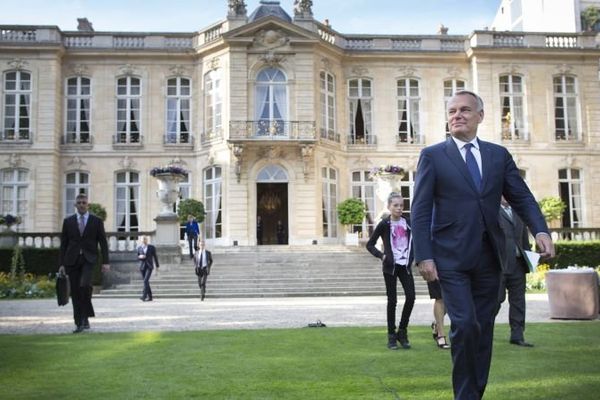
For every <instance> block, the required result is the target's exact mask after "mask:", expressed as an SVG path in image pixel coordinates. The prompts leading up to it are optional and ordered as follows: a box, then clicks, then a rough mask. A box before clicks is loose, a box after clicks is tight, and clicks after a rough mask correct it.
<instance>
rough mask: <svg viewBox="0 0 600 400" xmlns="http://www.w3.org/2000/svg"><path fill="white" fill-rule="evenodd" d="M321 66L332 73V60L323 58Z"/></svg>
mask: <svg viewBox="0 0 600 400" xmlns="http://www.w3.org/2000/svg"><path fill="white" fill-rule="evenodd" d="M321 65H322V66H323V69H324V70H325V71H331V60H330V59H329V58H327V57H323V58H321Z"/></svg>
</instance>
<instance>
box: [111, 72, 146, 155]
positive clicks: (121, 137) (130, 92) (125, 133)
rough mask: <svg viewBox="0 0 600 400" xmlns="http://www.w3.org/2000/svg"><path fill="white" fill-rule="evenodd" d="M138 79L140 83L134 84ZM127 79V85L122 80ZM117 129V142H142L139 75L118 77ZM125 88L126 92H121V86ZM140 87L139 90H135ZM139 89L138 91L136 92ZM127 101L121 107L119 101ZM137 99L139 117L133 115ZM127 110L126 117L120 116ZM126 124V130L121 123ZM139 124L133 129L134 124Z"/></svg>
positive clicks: (140, 84)
mask: <svg viewBox="0 0 600 400" xmlns="http://www.w3.org/2000/svg"><path fill="white" fill-rule="evenodd" d="M134 79H135V80H137V82H138V84H137V85H134V82H133V80H134ZM122 80H125V85H122V84H121V83H120V82H121V81H122ZM116 84H117V88H116V93H117V104H116V105H117V120H116V122H117V129H116V135H115V141H114V142H115V143H132V144H139V143H141V142H142V89H143V87H142V78H140V77H138V76H129V75H128V76H122V77H119V78H117V82H116ZM123 87H124V88H125V93H119V89H120V88H123ZM136 87H138V90H134V89H135V88H136ZM136 91H137V93H135V92H136ZM121 101H124V102H125V108H120V107H119V103H120V102H121ZM135 101H137V103H138V108H137V114H138V115H137V118H133V117H132V115H131V114H132V112H133V113H135V112H136V111H135V110H136V108H135V107H134V106H133V103H134V102H135ZM121 111H123V112H125V119H120V118H119V113H120V112H121ZM123 123H124V124H125V126H124V128H125V129H124V130H122V129H120V125H121V124H123ZM134 124H136V125H137V131H134V130H132V128H133V125H134Z"/></svg>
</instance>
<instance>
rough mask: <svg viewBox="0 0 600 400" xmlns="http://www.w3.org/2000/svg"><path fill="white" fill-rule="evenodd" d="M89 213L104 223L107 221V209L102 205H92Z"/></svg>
mask: <svg viewBox="0 0 600 400" xmlns="http://www.w3.org/2000/svg"><path fill="white" fill-rule="evenodd" d="M89 211H90V213H91V214H94V215H95V216H96V217H98V218H100V219H101V220H102V221H106V208H104V207H103V206H102V205H101V204H98V203H90V204H89Z"/></svg>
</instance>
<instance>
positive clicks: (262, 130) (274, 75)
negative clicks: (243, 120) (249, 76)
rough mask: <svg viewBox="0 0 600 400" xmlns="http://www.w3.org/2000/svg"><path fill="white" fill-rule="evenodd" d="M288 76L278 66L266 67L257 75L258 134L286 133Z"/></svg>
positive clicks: (256, 116) (256, 117) (256, 112)
mask: <svg viewBox="0 0 600 400" xmlns="http://www.w3.org/2000/svg"><path fill="white" fill-rule="evenodd" d="M287 96H288V93H287V78H286V77H285V75H284V74H283V72H282V71H281V70H279V69H277V68H265V69H263V70H262V71H260V72H259V73H258V76H257V77H256V110H255V119H256V121H257V124H258V126H257V134H258V135H285V134H286V133H287V132H288V129H287V127H286V126H285V123H286V120H287V107H288V106H287V103H288V99H287Z"/></svg>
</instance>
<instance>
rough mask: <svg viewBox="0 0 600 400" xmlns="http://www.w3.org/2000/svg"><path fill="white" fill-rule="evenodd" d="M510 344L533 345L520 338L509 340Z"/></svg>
mask: <svg viewBox="0 0 600 400" xmlns="http://www.w3.org/2000/svg"><path fill="white" fill-rule="evenodd" d="M510 344H514V345H517V346H523V347H533V344H531V343H528V342H526V341H525V340H523V339H521V340H511V341H510Z"/></svg>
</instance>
